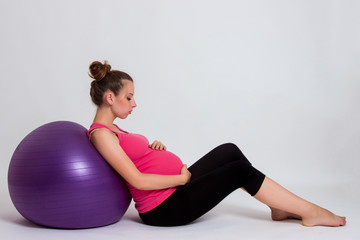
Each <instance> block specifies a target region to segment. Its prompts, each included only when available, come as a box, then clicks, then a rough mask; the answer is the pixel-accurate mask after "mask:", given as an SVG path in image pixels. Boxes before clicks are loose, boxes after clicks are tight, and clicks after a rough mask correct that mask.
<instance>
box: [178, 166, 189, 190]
mask: <svg viewBox="0 0 360 240" xmlns="http://www.w3.org/2000/svg"><path fill="white" fill-rule="evenodd" d="M180 175H181V176H183V177H184V181H185V182H184V185H185V184H186V183H188V182H189V181H190V178H191V172H189V170H188V169H187V165H186V164H184V165H183V166H182V168H181V173H180Z"/></svg>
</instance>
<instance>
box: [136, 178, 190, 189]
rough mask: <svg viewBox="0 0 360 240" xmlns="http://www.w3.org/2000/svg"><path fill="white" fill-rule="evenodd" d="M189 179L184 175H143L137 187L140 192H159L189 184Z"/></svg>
mask: <svg viewBox="0 0 360 240" xmlns="http://www.w3.org/2000/svg"><path fill="white" fill-rule="evenodd" d="M187 181H188V180H187V178H186V176H184V175H183V174H179V175H158V174H141V176H140V178H139V179H138V181H137V183H136V186H134V187H135V188H137V189H140V190H157V189H165V188H171V187H176V186H179V185H184V184H186V183H187Z"/></svg>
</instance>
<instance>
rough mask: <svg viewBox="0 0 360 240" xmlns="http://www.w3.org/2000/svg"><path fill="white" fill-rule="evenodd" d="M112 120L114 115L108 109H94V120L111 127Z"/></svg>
mask: <svg viewBox="0 0 360 240" xmlns="http://www.w3.org/2000/svg"><path fill="white" fill-rule="evenodd" d="M114 120H115V117H114V115H113V114H112V112H111V111H110V109H107V108H104V107H100V108H98V109H97V110H96V114H95V117H94V122H97V123H101V124H104V125H106V126H108V127H112V126H113V122H114Z"/></svg>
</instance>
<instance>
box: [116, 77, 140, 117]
mask: <svg viewBox="0 0 360 240" xmlns="http://www.w3.org/2000/svg"><path fill="white" fill-rule="evenodd" d="M122 81H123V88H122V89H121V91H120V92H119V94H118V95H117V96H115V99H114V103H113V105H112V106H111V108H112V111H113V113H114V115H115V116H116V117H118V118H121V119H125V118H127V116H128V115H129V114H131V112H132V110H133V108H134V107H136V103H135V99H134V84H133V82H131V81H129V80H122Z"/></svg>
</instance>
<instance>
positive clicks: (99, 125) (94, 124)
mask: <svg viewBox="0 0 360 240" xmlns="http://www.w3.org/2000/svg"><path fill="white" fill-rule="evenodd" d="M115 126H116V125H115ZM116 127H117V128H119V127H118V126H116ZM99 128H106V129H108V130H109V131H111V132H113V133H115V134H116V135H117V136H118V132H116V131H114V130H112V129H111V128H109V127H108V126H106V125H104V124H101V123H97V122H94V123H93V124H91V126H90V129H89V131H88V132H87V136H88V137H90V134H91V132H93V131H94V130H96V129H99Z"/></svg>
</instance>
